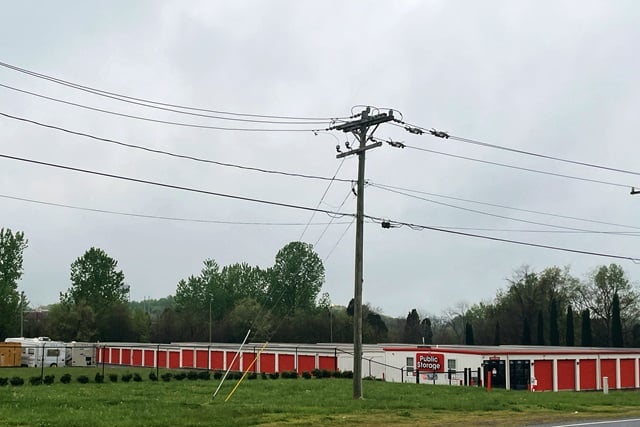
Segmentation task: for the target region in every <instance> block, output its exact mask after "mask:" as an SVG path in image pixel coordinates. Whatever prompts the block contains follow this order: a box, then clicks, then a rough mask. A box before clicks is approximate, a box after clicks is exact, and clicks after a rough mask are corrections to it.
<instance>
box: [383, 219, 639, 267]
mask: <svg viewBox="0 0 640 427" xmlns="http://www.w3.org/2000/svg"><path fill="white" fill-rule="evenodd" d="M374 219H375V220H377V221H378V222H382V223H386V224H387V225H390V227H402V226H406V227H409V228H411V229H412V230H431V231H439V232H441V233H447V234H454V235H457V236H464V237H473V238H477V239H484V240H492V241H495V242H502V243H511V244H514V245H521V246H530V247H535V248H542V249H550V250H554V251H561V252H571V253H577V254H582V255H592V256H598V257H604V258H615V259H625V260H629V261H631V262H633V263H638V262H640V258H633V257H629V256H623V255H612V254H608V253H603V252H592V251H583V250H580V249H571V248H564V247H560V246H551V245H544V244H540V243H531V242H524V241H521V240H512V239H503V238H501V237H494V236H485V235H482V234H473V233H466V232H462V231H454V230H447V229H444V228H438V227H431V226H428V225H420V224H414V223H408V222H398V221H388V220H383V219H381V218H374ZM390 227H387V228H390Z"/></svg>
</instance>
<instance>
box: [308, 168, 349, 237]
mask: <svg viewBox="0 0 640 427" xmlns="http://www.w3.org/2000/svg"><path fill="white" fill-rule="evenodd" d="M345 160H346V159H345V158H343V159H342V161H341V162H340V163H339V164H338V169H336V172H335V173H334V174H333V178H331V180H330V181H329V184H327V188H325V189H324V192H323V193H322V196H321V197H320V201H319V202H318V204H317V205H316V209H317V208H319V207H320V205H321V204H322V202H323V201H324V198H325V197H326V195H327V193H328V192H329V189H330V188H331V184H333V180H334V179H335V178H336V176H337V175H338V173H339V172H340V169H342V165H343V164H344V161H345ZM338 209H340V208H338ZM315 216H316V212H315V211H313V212H312V213H311V217H309V222H308V223H307V225H306V226H305V227H304V230H302V234H300V238H299V239H298V241H302V238H303V237H304V234H305V233H306V232H307V229H308V228H309V224H311V221H313V218H314V217H315Z"/></svg>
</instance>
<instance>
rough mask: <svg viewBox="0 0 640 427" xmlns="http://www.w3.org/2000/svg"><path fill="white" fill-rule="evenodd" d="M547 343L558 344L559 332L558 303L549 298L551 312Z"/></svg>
mask: <svg viewBox="0 0 640 427" xmlns="http://www.w3.org/2000/svg"><path fill="white" fill-rule="evenodd" d="M549 343H550V344H551V345H560V332H559V331H558V303H557V302H556V301H555V299H554V300H551V312H550V314H549Z"/></svg>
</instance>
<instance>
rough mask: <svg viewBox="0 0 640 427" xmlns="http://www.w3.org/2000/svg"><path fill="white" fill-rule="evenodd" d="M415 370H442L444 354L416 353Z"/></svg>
mask: <svg viewBox="0 0 640 427" xmlns="http://www.w3.org/2000/svg"><path fill="white" fill-rule="evenodd" d="M416 370H418V371H431V372H444V354H442V353H416Z"/></svg>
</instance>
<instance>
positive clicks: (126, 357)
mask: <svg viewBox="0 0 640 427" xmlns="http://www.w3.org/2000/svg"><path fill="white" fill-rule="evenodd" d="M120 363H121V364H123V365H131V349H130V348H123V349H122V360H121V361H120Z"/></svg>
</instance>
